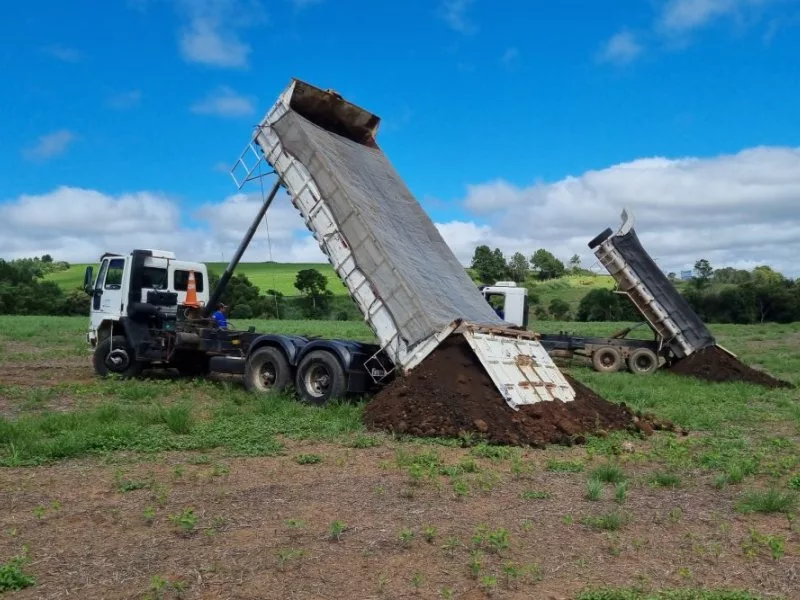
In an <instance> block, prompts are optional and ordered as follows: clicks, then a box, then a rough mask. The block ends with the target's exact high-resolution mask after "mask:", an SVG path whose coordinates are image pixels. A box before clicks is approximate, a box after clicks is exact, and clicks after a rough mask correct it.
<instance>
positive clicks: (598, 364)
mask: <svg viewBox="0 0 800 600" xmlns="http://www.w3.org/2000/svg"><path fill="white" fill-rule="evenodd" d="M592 366H593V367H594V369H595V371H600V372H601V373H613V372H615V371H619V370H620V368H622V355H621V354H620V353H619V350H617V349H616V348H612V347H611V346H605V347H603V348H600V349H598V350H596V351H595V352H594V354H592Z"/></svg>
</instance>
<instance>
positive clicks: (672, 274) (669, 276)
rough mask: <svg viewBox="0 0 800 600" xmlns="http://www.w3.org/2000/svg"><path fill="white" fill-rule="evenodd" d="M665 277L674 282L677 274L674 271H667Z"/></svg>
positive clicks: (676, 279)
mask: <svg viewBox="0 0 800 600" xmlns="http://www.w3.org/2000/svg"><path fill="white" fill-rule="evenodd" d="M667 279H669V280H670V281H671V282H672V283H675V282H676V281H678V276H677V275H676V274H675V272H674V271H670V272H669V273H667Z"/></svg>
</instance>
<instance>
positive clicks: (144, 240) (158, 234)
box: [0, 186, 327, 262]
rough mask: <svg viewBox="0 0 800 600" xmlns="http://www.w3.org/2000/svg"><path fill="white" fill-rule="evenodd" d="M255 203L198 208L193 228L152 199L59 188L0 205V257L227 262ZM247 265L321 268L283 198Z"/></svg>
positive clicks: (169, 202)
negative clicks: (155, 251) (159, 255)
mask: <svg viewBox="0 0 800 600" xmlns="http://www.w3.org/2000/svg"><path fill="white" fill-rule="evenodd" d="M260 202H261V200H260V199H259V198H258V197H257V196H254V195H249V196H248V195H243V194H237V195H234V196H230V197H228V198H226V199H225V200H223V201H222V202H219V203H215V204H207V205H204V206H202V207H200V208H199V209H198V210H197V211H196V212H195V213H194V214H193V215H192V216H193V217H194V219H195V221H197V223H198V225H197V226H194V227H187V226H183V225H182V224H181V214H182V211H181V209H180V207H179V204H178V202H177V201H176V200H175V199H173V198H170V197H168V196H166V195H164V194H161V193H158V192H148V191H141V192H136V193H130V194H120V195H116V196H114V195H109V194H104V193H102V192H99V191H97V190H91V189H84V188H75V187H65V186H64V187H59V188H57V189H55V190H53V191H51V192H48V193H46V194H41V195H23V196H20V197H18V198H16V199H13V200H11V201H8V202H5V203H2V204H0V256H1V257H4V258H21V257H26V256H41V255H42V254H45V253H48V254H51V255H52V256H54V257H57V258H58V259H61V260H68V261H70V262H92V261H96V260H97V258H98V257H99V256H100V255H101V254H102V253H103V252H106V251H109V252H130V251H131V250H132V249H133V248H159V249H163V250H172V251H174V252H175V253H176V254H178V256H180V257H187V258H191V259H197V260H206V261H226V260H229V259H230V258H231V256H232V255H233V253H234V252H235V250H236V248H237V247H238V245H239V242H240V241H241V239H242V236H243V235H244V232H245V231H246V230H247V228H248V227H249V225H250V223H251V221H252V219H253V217H254V216H255V215H256V213H257V212H258V208H259V206H260ZM267 217H268V222H269V239H271V242H272V253H271V254H270V247H269V243H268V237H267V227H266V226H265V225H264V223H263V222H262V224H261V225H260V227H259V230H258V231H257V232H256V235H255V237H254V238H253V242H252V244H251V245H250V248H249V249H248V250H247V252H245V255H244V260H246V261H265V260H268V259H269V258H270V256H272V258H273V260H276V261H281V262H326V261H327V259H326V258H325V256H324V255H323V254H322V251H321V250H320V249H319V246H318V245H317V243H316V241H315V240H314V239H313V238H312V237H311V236H310V235H309V234H308V230H307V229H306V228H305V225H304V223H303V220H302V218H301V217H300V216H299V213H298V212H297V210H296V209H295V208H294V207H293V206H291V204H290V203H289V201H288V198H287V197H286V196H285V194H283V193H282V194H280V195H279V196H278V197H277V198H276V199H275V202H274V204H273V206H272V207H271V208H270V210H269V212H268V213H267Z"/></svg>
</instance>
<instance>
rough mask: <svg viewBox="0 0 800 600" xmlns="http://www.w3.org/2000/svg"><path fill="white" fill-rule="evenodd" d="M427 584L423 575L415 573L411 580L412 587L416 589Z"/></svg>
mask: <svg viewBox="0 0 800 600" xmlns="http://www.w3.org/2000/svg"><path fill="white" fill-rule="evenodd" d="M424 582H425V576H424V575H423V574H422V573H414V576H413V577H412V578H411V585H413V586H414V587H415V588H420V587H422V584H423V583H424Z"/></svg>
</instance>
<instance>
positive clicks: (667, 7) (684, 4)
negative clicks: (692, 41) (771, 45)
mask: <svg viewBox="0 0 800 600" xmlns="http://www.w3.org/2000/svg"><path fill="white" fill-rule="evenodd" d="M786 1H787V0H669V1H668V2H666V3H665V4H664V7H663V9H662V11H661V13H660V15H659V17H658V24H657V26H658V28H660V29H661V30H662V31H664V32H667V33H670V34H682V33H688V32H690V31H692V30H695V29H699V28H701V27H705V26H706V25H709V24H710V23H712V22H713V21H715V20H718V19H721V18H724V17H734V18H737V19H740V20H742V19H756V18H758V17H759V16H760V12H761V11H762V10H764V8H765V7H766V6H767V5H768V4H777V3H779V2H786ZM788 1H792V0H788Z"/></svg>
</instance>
